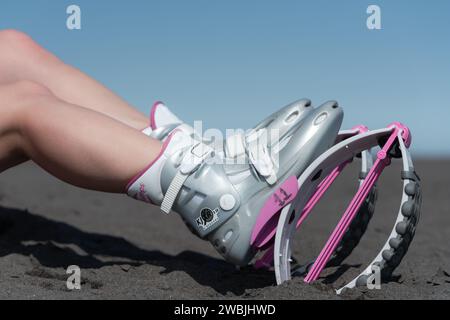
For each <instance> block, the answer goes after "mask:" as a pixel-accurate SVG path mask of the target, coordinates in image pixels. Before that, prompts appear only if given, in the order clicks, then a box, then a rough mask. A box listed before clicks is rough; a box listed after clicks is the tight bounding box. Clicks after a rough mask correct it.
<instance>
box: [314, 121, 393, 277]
mask: <svg viewBox="0 0 450 320" xmlns="http://www.w3.org/2000/svg"><path fill="white" fill-rule="evenodd" d="M398 132H399V129H398V127H395V129H394V131H393V132H392V134H391V136H390V137H389V139H388V141H387V142H386V144H385V145H384V146H383V148H382V149H381V150H380V151H379V152H378V156H377V160H376V161H375V163H374V165H373V167H372V169H371V170H370V171H369V174H368V175H367V177H366V179H365V180H364V182H363V184H362V185H361V187H360V188H359V190H358V192H357V193H356V195H355V197H354V198H353V199H352V201H351V203H350V205H349V207H348V208H347V210H346V211H345V213H344V215H343V216H342V218H341V220H340V221H339V223H338V225H337V226H336V228H335V229H334V231H333V233H332V234H331V237H330V238H329V239H328V241H327V243H326V245H325V247H324V248H323V249H322V251H321V252H320V254H319V257H318V258H317V260H316V261H315V262H314V264H313V266H312V267H311V270H310V271H309V273H308V275H307V276H306V278H305V282H307V283H311V282H313V281H315V280H317V278H318V277H319V275H320V273H321V272H322V270H323V269H324V267H325V265H326V263H327V262H328V260H329V259H330V257H331V255H332V254H333V252H334V251H335V250H336V247H337V246H338V244H339V242H340V241H341V240H342V237H343V236H344V233H345V231H346V230H347V229H348V227H349V226H350V224H351V222H352V221H353V219H354V218H355V216H356V214H357V212H358V211H359V209H360V207H361V205H362V204H363V202H364V200H365V199H366V198H367V195H368V194H369V192H370V190H371V189H372V187H373V186H374V184H375V183H376V182H377V180H378V178H379V177H380V175H381V172H382V171H383V170H384V168H385V167H386V166H388V165H389V164H390V157H389V156H388V152H389V150H391V148H392V146H393V144H394V142H395V140H396V139H397V136H398Z"/></svg>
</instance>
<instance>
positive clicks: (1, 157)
mask: <svg viewBox="0 0 450 320" xmlns="http://www.w3.org/2000/svg"><path fill="white" fill-rule="evenodd" d="M160 149H161V144H160V142H159V141H157V140H154V139H149V138H148V137H146V136H145V135H143V134H141V133H140V132H138V131H137V130H135V129H133V128H130V127H129V126H127V125H124V124H123V123H121V122H118V121H116V120H114V119H112V118H110V117H108V116H106V115H104V114H101V113H99V112H96V111H93V110H90V109H86V108H83V107H79V106H76V105H73V104H70V103H67V102H65V101H62V100H60V99H59V98H57V97H56V96H54V95H53V94H52V93H51V92H50V91H49V90H48V89H47V88H45V87H43V86H41V85H39V84H36V83H32V82H27V81H25V82H19V83H13V84H9V85H6V86H0V170H5V169H7V168H8V167H11V166H13V165H15V164H16V163H18V162H20V161H21V160H22V159H26V158H30V159H32V160H33V161H34V162H36V163H37V164H38V165H39V166H41V167H42V168H44V169H45V170H46V171H48V172H49V173H51V174H52V175H54V176H56V177H57V178H59V179H61V180H63V181H66V182H68V183H70V184H73V185H76V186H79V187H82V188H87V189H92V190H99V191H106V192H117V193H120V192H124V191H125V186H126V184H127V183H128V182H129V180H130V179H131V178H132V177H133V176H134V175H136V174H137V173H138V172H140V171H141V170H142V169H143V168H145V167H146V166H147V165H148V164H149V163H150V162H151V161H152V160H153V159H154V158H155V157H156V156H157V155H158V154H159V152H160Z"/></svg>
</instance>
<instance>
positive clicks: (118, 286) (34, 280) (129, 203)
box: [0, 160, 450, 299]
mask: <svg viewBox="0 0 450 320" xmlns="http://www.w3.org/2000/svg"><path fill="white" fill-rule="evenodd" d="M449 167H450V161H444V160H434V161H433V160H422V161H418V162H417V171H418V173H419V174H420V175H421V177H422V180H423V181H422V183H423V190H424V195H423V200H424V203H423V211H422V218H421V221H420V224H419V228H418V231H417V235H416V239H415V241H414V242H413V244H412V246H411V248H410V251H409V253H408V255H407V256H406V258H405V260H404V261H403V263H402V264H401V265H400V267H399V268H398V269H397V271H396V273H395V275H396V276H395V277H394V278H393V279H392V280H391V281H390V282H389V283H386V284H383V285H382V289H381V290H373V291H368V290H367V289H366V290H354V291H352V292H349V293H346V294H345V295H343V296H341V297H337V296H336V295H335V294H334V291H333V290H332V288H333V287H337V286H338V285H339V284H340V283H342V279H350V278H351V277H352V276H354V275H356V274H357V272H358V270H361V269H362V268H364V267H365V265H366V264H367V263H368V262H369V260H371V259H372V258H373V257H374V255H375V253H376V251H377V249H379V248H380V247H381V246H382V244H383V243H384V241H385V239H386V236H387V234H388V233H389V232H390V229H391V227H392V225H393V222H394V219H395V216H396V214H397V210H398V205H399V204H400V198H399V196H400V195H399V191H400V178H399V171H396V170H395V169H398V167H394V168H390V170H388V171H387V174H385V175H384V176H383V178H382V180H381V181H380V185H381V186H382V188H381V191H380V196H379V201H378V203H377V210H376V213H375V217H374V218H373V220H372V222H371V225H370V227H369V231H368V232H367V233H366V236H365V237H364V239H363V241H362V242H361V244H360V246H359V247H358V249H357V250H356V251H355V252H354V254H352V256H351V257H349V259H347V261H345V264H344V265H343V266H342V267H340V268H337V269H333V270H328V271H327V272H326V273H325V274H324V275H325V276H327V277H326V278H321V281H319V282H318V283H316V284H314V285H306V284H304V283H303V281H302V279H299V278H297V279H294V280H293V281H291V282H289V283H287V284H285V285H283V286H281V287H276V286H275V284H274V275H273V274H272V273H271V272H260V271H258V272H256V271H254V270H241V271H237V270H236V269H235V268H234V267H232V266H230V265H228V264H227V263H225V262H224V261H222V260H221V258H220V257H219V256H218V255H217V254H216V253H215V252H214V250H213V249H212V248H211V247H210V245H209V243H206V242H202V241H200V240H198V239H197V238H196V237H194V236H193V235H192V234H191V233H190V232H189V231H188V230H187V228H185V226H184V225H183V223H182V222H181V221H180V219H179V218H178V217H177V216H176V215H169V216H165V215H163V214H161V213H159V211H158V210H157V209H155V208H152V207H149V206H147V205H146V204H143V203H138V202H136V201H134V200H131V199H128V198H127V197H125V196H119V195H108V194H102V193H96V192H89V191H84V190H81V189H77V188H73V187H71V186H68V185H66V184H64V183H61V182H59V181H57V180H55V179H54V178H52V177H51V176H49V175H48V174H46V173H44V172H42V171H41V170H40V169H38V168H36V167H34V166H32V165H30V164H27V165H23V166H21V167H18V168H15V169H12V170H10V171H8V172H5V173H2V174H1V175H0V284H1V286H0V299H11V298H18V299H57V298H62V299H128V298H132V299H134V298H137V299H178V298H181V299H193V298H201V299H224V298H225V299H227V298H230V299H236V298H238V299H239V298H243V299H340V298H344V299H393V298H399V299H449V298H450V208H449V198H450V197H449V186H450V170H449ZM355 176H356V171H355V170H354V171H353V172H349V173H348V174H346V175H345V176H343V177H342V178H341V179H340V181H338V182H337V185H336V186H335V187H334V188H333V190H332V191H331V193H330V195H327V197H326V199H325V201H324V202H323V203H321V204H320V205H319V207H318V208H317V210H316V211H315V212H314V217H313V218H312V219H310V220H309V221H308V223H307V225H306V227H305V229H304V230H303V232H302V233H301V234H299V235H298V238H297V239H296V246H295V250H294V253H295V256H296V257H298V258H299V259H300V260H302V261H308V260H309V259H311V258H313V257H314V254H317V253H318V252H319V250H320V249H321V246H322V245H323V244H324V242H325V240H326V238H327V236H328V235H329V233H330V232H331V230H332V228H333V227H334V225H335V224H336V222H337V219H338V215H339V214H341V213H342V210H343V209H344V207H345V205H346V203H347V202H348V200H349V199H350V196H351V194H352V192H354V189H355V186H356V183H355V182H354V178H355ZM324 217H326V218H324ZM300 253H302V254H300ZM69 265H78V266H80V267H81V269H82V289H81V290H80V291H69V290H67V289H66V279H67V275H66V273H65V269H66V268H67V267H68V266H69ZM340 274H342V278H339V279H337V280H336V278H337V275H340Z"/></svg>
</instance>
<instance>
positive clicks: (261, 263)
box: [255, 160, 351, 269]
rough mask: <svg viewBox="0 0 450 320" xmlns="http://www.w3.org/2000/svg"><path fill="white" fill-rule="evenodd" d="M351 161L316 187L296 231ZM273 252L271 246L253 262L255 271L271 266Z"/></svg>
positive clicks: (334, 171) (336, 169)
mask: <svg viewBox="0 0 450 320" xmlns="http://www.w3.org/2000/svg"><path fill="white" fill-rule="evenodd" d="M350 162H351V160H349V161H347V162H344V163H343V164H341V165H340V166H338V167H337V168H335V169H334V170H333V171H332V172H331V173H330V174H329V175H328V177H326V178H325V179H324V180H323V181H322V182H321V183H320V184H319V185H318V186H317V190H316V191H315V193H314V195H313V196H312V197H311V199H310V200H309V201H308V203H307V204H306V206H305V208H304V209H303V212H302V214H301V215H300V219H299V220H298V222H297V229H299V228H300V226H301V225H302V224H303V222H304V221H305V220H306V218H308V216H309V214H310V213H311V211H312V210H313V209H314V207H315V206H316V204H317V203H318V202H319V201H320V199H322V197H323V195H324V194H325V192H326V191H327V190H328V188H329V187H330V186H331V185H332V184H333V182H334V181H335V180H336V178H337V177H338V176H339V175H340V174H341V172H342V171H343V170H344V168H345V167H346V166H347V164H349V163H350ZM273 251H274V247H273V245H272V246H271V247H270V248H269V249H268V250H267V251H266V252H265V253H264V255H263V256H262V257H261V258H260V259H259V260H258V261H256V262H255V269H262V268H270V267H271V266H272V264H273Z"/></svg>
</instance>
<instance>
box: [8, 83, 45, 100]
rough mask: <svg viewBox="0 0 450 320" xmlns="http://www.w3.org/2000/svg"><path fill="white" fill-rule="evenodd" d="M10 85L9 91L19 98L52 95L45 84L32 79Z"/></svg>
mask: <svg viewBox="0 0 450 320" xmlns="http://www.w3.org/2000/svg"><path fill="white" fill-rule="evenodd" d="M11 86H12V88H11V91H12V92H13V93H14V94H15V95H16V96H20V97H21V98H27V97H30V98H33V97H36V96H51V95H52V92H51V91H50V89H48V88H47V87H46V86H43V85H41V84H39V83H36V82H33V81H28V80H23V81H19V82H15V83H13V84H12V85H11Z"/></svg>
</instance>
